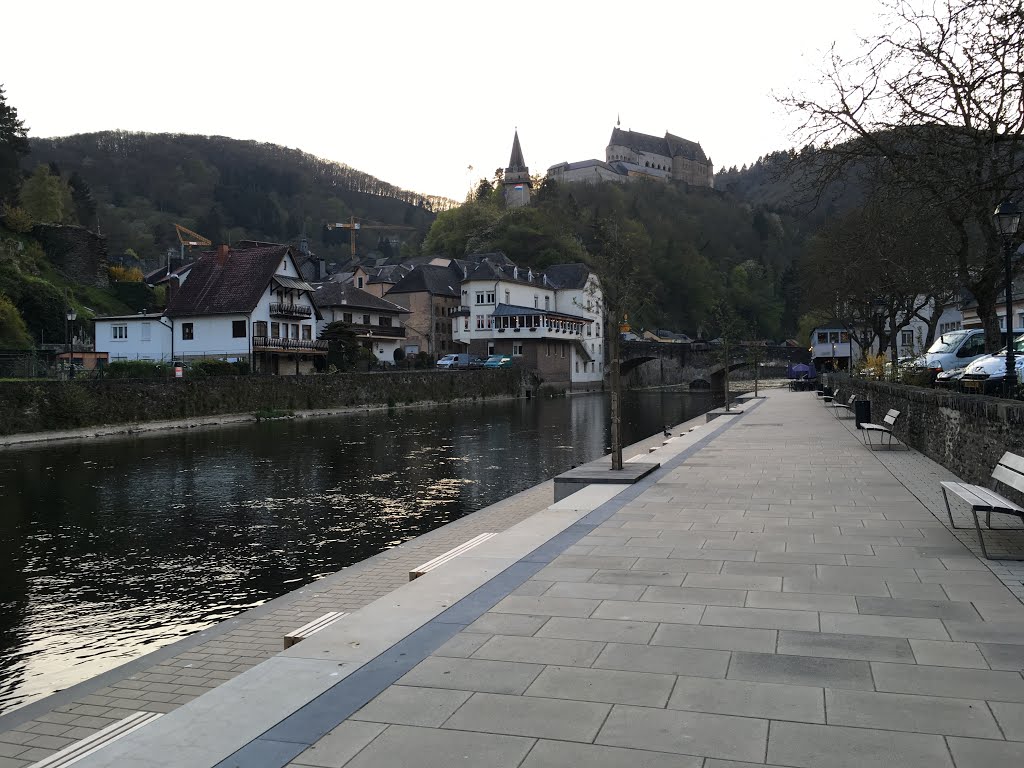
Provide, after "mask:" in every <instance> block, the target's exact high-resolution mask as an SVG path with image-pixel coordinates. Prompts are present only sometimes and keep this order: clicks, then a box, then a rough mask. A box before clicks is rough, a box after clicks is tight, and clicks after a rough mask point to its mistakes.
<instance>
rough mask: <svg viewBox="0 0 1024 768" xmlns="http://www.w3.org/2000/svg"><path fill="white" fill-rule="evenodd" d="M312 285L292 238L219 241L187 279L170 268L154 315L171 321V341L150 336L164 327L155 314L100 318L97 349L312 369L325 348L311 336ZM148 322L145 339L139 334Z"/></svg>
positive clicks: (269, 369) (258, 367) (124, 355)
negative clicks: (243, 243) (238, 244)
mask: <svg viewBox="0 0 1024 768" xmlns="http://www.w3.org/2000/svg"><path fill="white" fill-rule="evenodd" d="M312 293H313V288H312V286H310V285H309V284H308V283H306V282H305V281H304V280H302V279H301V277H299V272H298V269H297V266H296V262H295V258H294V256H293V254H292V249H291V248H290V247H289V246H287V245H264V244H261V245H259V246H257V247H247V248H229V247H228V246H220V247H219V248H218V249H217V250H216V251H215V252H210V253H207V254H204V255H203V256H202V257H200V258H199V259H197V260H196V261H195V263H194V264H193V265H192V267H191V269H190V270H189V271H188V275H187V279H183V280H180V281H176V280H174V276H173V275H172V276H171V284H170V285H169V294H170V297H169V299H168V304H167V309H166V310H165V311H164V313H163V315H162V316H160V318H159V319H158V322H159V324H160V325H162V326H165V327H169V330H170V334H169V336H170V339H169V342H167V343H165V341H164V340H163V339H164V336H163V335H161V336H160V338H161V342H160V346H159V348H158V347H157V345H156V344H154V343H153V342H152V338H153V337H154V336H155V335H156V334H157V333H160V334H164V333H165V331H164V330H162V329H159V330H158V329H157V328H156V324H155V323H154V320H153V318H152V317H150V318H147V317H146V316H144V315H132V316H127V317H123V316H122V317H119V318H98V319H97V336H96V350H97V351H105V352H107V353H108V354H109V356H110V360H111V361H114V360H117V359H149V360H162V361H165V362H169V361H171V360H174V361H177V360H182V361H190V360H204V359H206V360H209V359H213V360H226V361H228V362H234V361H248V362H249V363H250V364H251V365H252V368H253V370H254V371H259V372H263V373H282V374H288V373H296V374H298V373H310V372H312V370H313V367H314V359H315V358H317V357H323V356H326V354H327V345H326V344H325V343H323V342H319V341H317V340H316V323H317V321H319V320H320V319H321V316H320V312H319V310H318V309H317V307H316V304H315V303H314V301H313V299H312ZM147 323H148V324H149V334H150V339H151V341H150V342H149V346H146V342H144V341H143V334H144V333H145V330H146V328H145V327H146V324H147ZM108 326H109V333H107V332H106V331H107V329H108Z"/></svg>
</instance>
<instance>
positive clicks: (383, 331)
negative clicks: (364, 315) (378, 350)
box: [349, 323, 405, 339]
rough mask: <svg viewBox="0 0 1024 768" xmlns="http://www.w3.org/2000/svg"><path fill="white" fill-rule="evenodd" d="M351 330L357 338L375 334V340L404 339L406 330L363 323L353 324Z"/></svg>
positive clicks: (392, 326)
mask: <svg viewBox="0 0 1024 768" xmlns="http://www.w3.org/2000/svg"><path fill="white" fill-rule="evenodd" d="M349 328H351V329H352V333H354V334H355V335H356V336H359V337H360V338H362V337H367V336H369V335H370V334H373V337H374V338H375V339H404V338H405V328H404V327H402V326H394V325H363V324H362V323H351V324H349Z"/></svg>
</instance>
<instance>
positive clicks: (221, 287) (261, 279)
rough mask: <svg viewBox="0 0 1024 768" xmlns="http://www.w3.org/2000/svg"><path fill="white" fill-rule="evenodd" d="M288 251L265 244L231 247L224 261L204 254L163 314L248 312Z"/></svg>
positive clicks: (177, 315)
mask: <svg viewBox="0 0 1024 768" xmlns="http://www.w3.org/2000/svg"><path fill="white" fill-rule="evenodd" d="M290 251H291V249H290V248H289V247H288V246H287V245H265V246H260V247H257V248H232V249H230V250H229V251H228V255H227V258H220V257H218V256H217V255H216V254H215V253H207V254H204V255H203V256H202V258H200V259H198V260H197V261H196V262H195V263H194V264H193V265H192V270H191V271H190V272H189V276H188V280H186V281H185V283H184V285H182V286H181V288H179V289H178V290H177V292H176V293H175V294H174V296H173V297H172V298H171V300H170V302H168V304H167V310H166V312H165V314H166V315H167V316H168V317H183V316H186V315H223V314H248V313H250V312H252V311H253V310H254V309H255V308H256V304H257V303H259V300H260V298H261V297H262V296H263V292H264V291H265V290H267V287H268V286H269V285H270V281H271V280H272V279H273V278H274V273H275V272H276V271H277V268H278V265H280V263H281V260H282V259H283V258H284V257H285V256H286V255H288V254H289V253H290ZM303 285H305V283H303Z"/></svg>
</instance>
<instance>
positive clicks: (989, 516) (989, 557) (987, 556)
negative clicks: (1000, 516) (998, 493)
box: [972, 509, 1024, 562]
mask: <svg viewBox="0 0 1024 768" xmlns="http://www.w3.org/2000/svg"><path fill="white" fill-rule="evenodd" d="M972 512H973V514H974V527H975V528H977V529H978V541H979V542H980V543H981V554H982V556H983V557H984V558H985V559H986V560H1012V561H1014V562H1020V561H1022V560H1024V558H1020V557H1000V556H998V555H990V554H989V553H988V549H987V548H986V547H985V537H984V535H983V534H982V532H981V522H980V521H979V520H978V510H977V509H974V510H972ZM985 517H986V519H989V520H991V519H992V510H991V509H988V510H986V513H985ZM994 530H1016V529H1015V528H1013V529H1003V528H996V529H994Z"/></svg>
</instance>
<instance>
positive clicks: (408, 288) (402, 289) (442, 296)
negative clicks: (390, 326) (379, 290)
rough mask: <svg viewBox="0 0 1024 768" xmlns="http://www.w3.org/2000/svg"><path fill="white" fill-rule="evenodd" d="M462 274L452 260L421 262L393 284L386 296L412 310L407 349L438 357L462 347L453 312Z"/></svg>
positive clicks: (407, 328) (457, 302)
mask: <svg viewBox="0 0 1024 768" xmlns="http://www.w3.org/2000/svg"><path fill="white" fill-rule="evenodd" d="M460 280H461V274H460V273H459V271H458V270H457V269H456V268H454V267H453V266H452V263H449V264H448V265H447V266H442V265H440V264H421V265H419V266H417V267H415V268H414V269H413V270H412V271H411V272H409V273H408V274H407V275H405V277H403V278H402V279H401V280H399V281H398V282H397V283H395V285H393V286H392V287H391V288H390V290H388V292H387V293H386V294H385V295H386V296H387V300H388V301H391V302H394V303H395V304H397V305H399V306H401V307H404V308H405V309H407V310H409V314H408V315H406V317H405V332H406V333H405V353H406V355H415V354H418V353H420V352H426V353H427V354H429V355H430V356H431V357H434V358H437V357H440V356H442V355H447V354H449V353H452V352H457V351H459V348H458V347H456V345H455V343H454V340H453V337H452V322H451V313H452V312H453V311H454V310H455V309H457V308H458V306H459V282H460Z"/></svg>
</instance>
